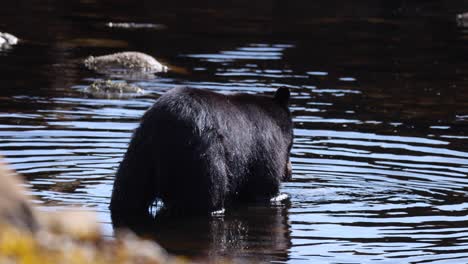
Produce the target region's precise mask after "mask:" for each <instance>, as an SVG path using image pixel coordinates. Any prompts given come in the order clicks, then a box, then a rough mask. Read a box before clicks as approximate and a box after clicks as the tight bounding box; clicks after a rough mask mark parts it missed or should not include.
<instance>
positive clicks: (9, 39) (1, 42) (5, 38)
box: [0, 32, 18, 48]
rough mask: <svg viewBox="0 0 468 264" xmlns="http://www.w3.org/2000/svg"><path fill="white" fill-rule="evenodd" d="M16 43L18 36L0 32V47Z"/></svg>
mask: <svg viewBox="0 0 468 264" xmlns="http://www.w3.org/2000/svg"><path fill="white" fill-rule="evenodd" d="M16 44H18V38H17V37H15V36H13V35H12V34H10V33H6V32H0V48H4V47H10V46H13V45H16Z"/></svg>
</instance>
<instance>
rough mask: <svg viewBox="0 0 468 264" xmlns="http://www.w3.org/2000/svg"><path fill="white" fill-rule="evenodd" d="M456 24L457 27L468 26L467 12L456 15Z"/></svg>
mask: <svg viewBox="0 0 468 264" xmlns="http://www.w3.org/2000/svg"><path fill="white" fill-rule="evenodd" d="M457 24H458V26H459V27H468V12H467V13H463V14H458V15H457Z"/></svg>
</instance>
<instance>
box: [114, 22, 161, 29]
mask: <svg viewBox="0 0 468 264" xmlns="http://www.w3.org/2000/svg"><path fill="white" fill-rule="evenodd" d="M106 26H107V27H110V28H125V29H153V30H162V29H166V28H167V27H166V26H165V25H162V24H151V23H133V22H128V23H127V22H109V23H107V24H106Z"/></svg>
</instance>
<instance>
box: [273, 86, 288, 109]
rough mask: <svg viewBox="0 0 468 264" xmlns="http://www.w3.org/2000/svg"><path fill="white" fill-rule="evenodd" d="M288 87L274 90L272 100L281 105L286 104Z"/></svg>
mask: <svg viewBox="0 0 468 264" xmlns="http://www.w3.org/2000/svg"><path fill="white" fill-rule="evenodd" d="M290 96H291V95H290V93H289V89H288V88H286V87H280V88H278V90H276V93H275V96H274V97H273V98H274V100H275V101H276V102H278V103H280V104H282V105H287V104H288V103H289V97H290Z"/></svg>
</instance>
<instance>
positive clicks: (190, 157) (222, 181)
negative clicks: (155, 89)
mask: <svg viewBox="0 0 468 264" xmlns="http://www.w3.org/2000/svg"><path fill="white" fill-rule="evenodd" d="M288 101H289V90H288V89H286V88H280V89H278V91H277V92H276V94H275V95H274V96H263V95H251V94H232V95H224V94H219V93H215V92H211V91H207V90H202V89H191V88H175V89H172V90H170V91H168V92H167V93H165V94H164V95H162V96H161V97H160V98H159V99H158V100H157V101H156V102H155V104H154V105H153V107H152V108H151V109H149V110H148V111H147V112H146V113H145V115H144V116H143V118H142V122H141V124H140V126H139V127H138V129H137V130H136V131H135V133H134V135H133V138H132V140H131V142H130V145H129V148H128V150H127V153H126V154H125V157H124V159H123V161H122V162H121V164H120V167H119V169H118V172H117V175H116V178H115V182H114V190H113V192H112V199H111V204H110V208H111V211H112V212H113V213H116V212H135V213H136V212H147V211H148V208H149V206H150V205H151V204H152V203H153V201H154V200H155V199H156V198H159V199H161V200H162V201H163V202H164V204H165V206H166V207H167V208H169V209H176V210H178V211H184V212H188V213H189V212H193V213H207V212H212V211H216V210H219V209H222V208H223V207H224V206H227V205H229V204H230V203H233V202H238V201H253V200H258V199H268V198H271V197H273V196H275V195H277V194H278V192H279V185H280V181H281V180H286V179H288V178H289V177H290V171H288V165H287V164H288V162H289V152H290V149H291V145H292V138H293V133H292V121H291V115H290V112H289V109H288Z"/></svg>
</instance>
